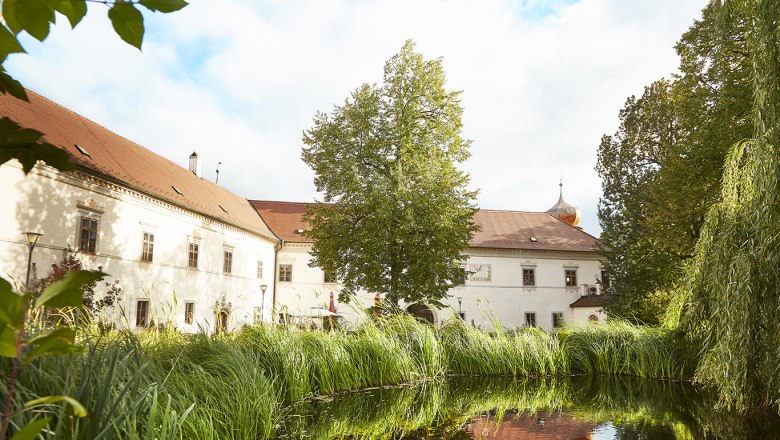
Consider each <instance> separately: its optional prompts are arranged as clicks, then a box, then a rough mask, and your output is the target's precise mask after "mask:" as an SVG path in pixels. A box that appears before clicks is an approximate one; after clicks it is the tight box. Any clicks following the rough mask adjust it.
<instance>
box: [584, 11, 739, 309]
mask: <svg viewBox="0 0 780 440" xmlns="http://www.w3.org/2000/svg"><path fill="white" fill-rule="evenodd" d="M717 11H718V9H717V8H716V6H715V5H709V6H707V7H706V8H705V9H704V10H703V15H702V18H701V20H699V21H697V22H695V23H694V25H693V26H692V27H691V28H690V29H689V30H688V31H687V32H686V33H685V34H684V35H683V36H682V38H681V40H680V41H679V42H678V44H677V47H676V49H677V53H678V54H679V56H680V73H679V74H677V75H674V76H673V77H672V79H671V80H659V81H656V82H654V83H653V84H651V85H650V86H648V87H646V88H645V90H644V93H643V94H642V96H641V97H639V98H636V97H633V96H632V97H630V98H629V99H628V100H627V102H626V105H625V107H624V108H623V109H622V110H621V112H620V122H621V124H620V128H619V130H618V132H617V133H615V134H614V135H611V136H604V137H603V138H602V141H601V145H600V146H599V152H598V164H597V167H596V169H597V171H598V173H599V175H600V176H601V178H602V189H603V197H602V199H601V203H600V206H599V213H598V215H599V221H600V223H601V226H602V229H603V234H602V237H601V238H602V241H603V242H604V243H605V244H606V245H607V246H608V247H609V248H610V250H611V252H609V253H607V254H606V256H607V260H608V268H609V270H610V271H611V273H612V281H613V283H612V291H613V295H612V301H611V302H610V304H609V305H608V306H607V309H608V310H609V312H610V313H612V314H613V315H617V316H622V317H625V318H629V319H633V320H635V321H640V322H645V323H658V322H659V319H660V317H661V315H662V314H663V312H664V311H665V306H666V304H667V300H668V296H669V294H670V292H671V291H672V290H673V289H674V288H675V287H676V286H678V285H679V284H680V281H681V279H682V275H683V268H684V266H685V264H686V262H687V261H688V260H690V258H691V257H692V256H693V254H694V246H695V244H696V242H697V240H698V238H699V235H700V231H701V228H702V224H703V222H704V217H705V214H706V212H707V210H708V209H709V207H710V206H712V204H713V203H715V202H716V201H717V200H718V198H719V195H720V192H719V188H720V181H721V176H722V174H723V164H724V161H725V157H726V153H727V152H728V150H729V148H730V147H731V146H732V145H733V144H734V143H735V142H737V141H739V140H741V139H745V138H747V137H749V136H750V130H751V119H750V115H751V112H750V104H751V100H752V95H751V90H752V89H751V87H750V85H751V82H750V74H751V67H750V60H749V57H748V56H747V48H746V44H745V39H744V36H743V29H744V20H743V19H739V18H738V17H737V19H735V20H733V21H731V22H730V23H729V24H728V25H723V23H721V21H720V20H719V19H718V17H719V15H718V13H717Z"/></svg>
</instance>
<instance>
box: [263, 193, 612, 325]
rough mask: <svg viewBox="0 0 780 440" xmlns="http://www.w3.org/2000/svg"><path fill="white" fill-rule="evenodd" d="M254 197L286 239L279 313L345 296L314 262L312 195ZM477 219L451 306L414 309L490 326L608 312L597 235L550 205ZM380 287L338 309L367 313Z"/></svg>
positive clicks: (353, 318) (306, 311)
mask: <svg viewBox="0 0 780 440" xmlns="http://www.w3.org/2000/svg"><path fill="white" fill-rule="evenodd" d="M252 203H253V205H254V206H255V208H256V209H257V211H258V212H259V213H260V215H261V216H262V217H263V218H264V219H265V220H266V223H267V224H268V225H269V227H270V228H271V230H273V231H274V233H275V234H276V235H277V236H278V237H279V238H280V239H281V240H282V245H281V247H280V249H279V251H278V254H277V271H276V272H277V273H276V278H277V279H276V281H277V284H276V296H275V304H276V311H277V313H281V314H285V315H292V316H307V315H311V314H312V312H311V311H312V309H313V308H314V309H319V310H322V309H325V310H327V308H328V306H329V303H330V293H331V292H333V293H334V294H335V296H336V297H337V298H338V292H339V291H340V285H339V284H338V283H331V282H326V272H325V271H323V270H322V269H321V268H319V267H310V266H309V264H310V261H311V257H310V251H311V246H312V244H311V243H310V242H308V241H307V238H305V236H304V235H303V234H302V233H301V232H303V231H304V230H305V228H306V225H304V224H303V223H302V220H301V215H302V214H303V212H304V211H305V207H306V203H295V202H274V201H253V202H252ZM476 220H477V222H478V223H480V224H481V225H482V227H483V231H481V232H480V233H478V234H477V236H476V237H475V239H474V240H473V242H474V243H473V244H474V246H472V247H469V248H468V249H466V250H465V252H464V256H465V259H464V261H463V262H462V264H461V267H462V269H463V272H464V280H463V283H462V284H459V285H457V286H455V287H453V288H452V289H451V290H450V292H449V296H448V298H446V299H445V300H444V301H443V302H444V303H445V304H446V306H445V307H444V308H441V309H436V308H433V307H428V306H427V305H424V306H422V307H421V306H419V305H416V306H415V307H414V311H419V309H422V310H423V311H424V312H425V313H430V319H431V320H432V321H433V322H434V323H435V324H437V325H438V324H441V323H442V322H444V321H445V320H447V319H452V318H455V317H457V315H458V314H459V313H462V316H463V318H464V319H465V320H466V322H468V323H472V322H473V323H474V325H476V326H479V327H482V328H491V327H493V326H495V325H501V326H504V327H507V328H514V327H524V326H529V325H533V326H536V327H540V328H544V329H552V328H554V327H555V326H556V324H565V323H571V322H585V321H589V320H590V321H593V320H597V321H603V320H604V319H605V318H606V315H605V314H604V312H603V310H602V307H601V303H603V301H602V300H603V297H602V296H601V293H602V285H603V283H604V282H605V281H608V280H604V279H603V274H602V257H601V256H600V255H599V254H598V253H597V252H596V251H595V249H593V248H592V247H587V248H583V246H584V245H589V244H591V243H595V241H596V240H595V239H594V238H592V237H590V236H588V235H587V234H585V233H584V232H582V231H580V230H579V229H577V228H575V227H573V226H571V225H568V224H566V223H563V222H561V221H559V220H557V219H555V218H553V217H551V216H550V215H548V214H547V213H522V212H514V211H481V212H480V213H478V215H477V217H476ZM529 225H530V228H529ZM534 228H535V229H534ZM493 230H496V231H498V232H499V234H494V233H493V232H492V231H493ZM550 230H554V231H556V232H560V234H559V235H558V236H556V237H554V238H551V237H545V236H544V234H545V233H547V234H550V232H543V231H550ZM529 231H538V232H539V234H540V235H539V236H538V237H537V236H536V234H537V232H533V235H532V236H533V237H534V239H535V240H530V236H529V234H531V232H529ZM512 234H514V235H516V237H513V238H512V240H509V241H507V240H506V239H504V240H503V241H496V240H495V239H494V238H495V237H494V236H495V235H498V236H501V237H504V238H505V237H507V236H510V235H512ZM518 237H526V238H525V239H524V240H523V239H517V238H518ZM491 246H493V247H491ZM529 248H537V249H529ZM375 295H376V294H375V292H361V293H359V294H358V298H357V301H356V303H350V304H341V303H338V301H337V303H336V309H337V312H338V314H340V315H342V316H343V317H344V318H345V319H346V321H347V322H350V323H355V322H357V321H359V320H360V319H362V318H363V317H365V314H364V313H363V312H361V311H360V309H364V308H367V307H370V306H372V305H373V304H374V301H375ZM458 299H460V301H458ZM583 299H584V301H583ZM583 303H585V304H583ZM402 306H403V307H410V306H412V305H411V304H402ZM278 316H279V315H277V318H278Z"/></svg>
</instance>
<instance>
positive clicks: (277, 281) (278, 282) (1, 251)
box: [0, 91, 608, 331]
mask: <svg viewBox="0 0 780 440" xmlns="http://www.w3.org/2000/svg"><path fill="white" fill-rule="evenodd" d="M28 94H29V97H30V102H29V103H27V102H23V101H20V100H17V99H16V98H13V97H11V96H9V95H2V96H0V116H2V117H9V118H11V119H13V120H14V121H16V122H17V123H19V124H20V125H22V126H23V127H27V128H32V129H35V130H38V131H41V132H43V133H45V136H44V139H45V141H46V142H48V143H51V144H53V145H55V146H57V147H59V148H62V149H63V150H65V151H66V152H67V153H68V155H69V156H70V158H71V161H72V162H73V163H74V164H75V165H76V170H75V171H71V172H60V171H57V170H55V169H53V168H51V167H49V166H46V165H45V164H42V163H39V164H38V165H36V166H35V168H34V169H33V171H32V172H31V173H30V174H29V175H27V176H25V175H24V174H23V172H22V168H21V165H20V164H19V163H18V162H16V161H11V162H7V163H5V164H3V165H2V166H0V190H2V193H3V196H2V197H1V198H0V212H2V213H3V214H2V218H0V276H2V277H3V278H6V279H9V280H13V281H14V282H16V283H17V284H21V283H23V281H24V279H25V276H26V271H27V256H28V245H27V240H26V238H25V235H24V233H25V232H36V233H41V234H43V235H42V236H41V237H40V239H39V241H38V243H37V245H36V247H35V249H34V252H33V255H32V262H33V272H35V273H36V274H37V275H38V276H40V277H43V276H45V275H46V274H47V273H48V271H49V267H50V266H51V265H52V264H54V263H56V262H58V261H59V260H61V259H62V257H63V254H64V253H66V252H74V253H75V255H76V256H77V258H79V259H80V260H81V261H82V262H83V264H84V266H85V267H88V268H97V267H101V268H102V270H103V271H104V272H106V273H109V274H111V280H118V282H119V285H120V286H121V287H122V289H123V292H124V294H123V297H122V300H121V303H120V304H119V305H118V306H117V307H114V308H112V309H111V310H106V311H104V313H106V314H107V315H109V316H107V317H106V318H109V319H112V320H115V321H117V322H120V323H122V325H125V326H127V327H129V328H143V327H147V326H150V325H153V324H159V323H169V324H172V325H174V326H176V327H177V328H179V329H181V330H183V331H198V330H199V329H203V330H205V331H218V330H220V329H233V328H237V327H239V326H241V325H244V324H251V323H258V322H272V321H278V320H279V319H290V317H296V316H297V317H301V316H312V315H313V314H317V313H320V312H321V311H322V312H324V313H328V312H327V310H328V309H329V308H331V304H330V298H331V293H334V294H335V295H334V296H336V297H337V296H338V291H339V289H340V286H339V283H338V279H337V278H336V277H335V276H334V274H332V273H326V272H324V271H322V270H321V269H319V268H316V267H309V264H308V263H309V260H310V256H309V251H310V250H311V246H312V243H311V242H310V241H309V240H308V239H306V238H305V235H304V232H305V230H306V228H307V227H308V226H307V225H306V224H305V223H304V222H303V221H302V219H301V216H302V214H303V213H304V211H305V208H306V203H298V202H278V201H258V200H254V201H248V200H247V199H245V198H243V197H241V196H239V195H236V194H234V193H232V192H230V191H229V190H227V189H226V188H224V187H221V186H218V185H217V184H215V183H214V182H211V181H209V180H207V179H204V178H203V177H202V176H201V170H200V159H199V157H198V156H197V154H196V153H193V154H192V155H191V156H190V157H189V158H188V167H186V168H185V167H183V166H180V165H179V164H177V163H174V162H172V161H170V160H168V159H165V158H163V157H161V156H159V155H157V154H155V153H153V152H152V151H150V150H148V149H146V148H144V147H142V146H140V145H138V144H136V143H134V142H132V141H131V140H128V139H126V138H124V137H122V136H119V135H117V134H115V133H113V132H111V131H110V130H108V129H106V128H104V127H102V126H100V125H98V124H96V123H95V122H92V121H90V120H88V119H86V118H84V117H82V116H80V115H78V114H76V113H74V112H72V111H70V110H68V109H66V108H64V107H62V106H60V105H58V104H56V103H54V102H52V101H50V100H48V99H46V98H44V97H42V96H40V95H38V94H36V93H33V92H29V91H28ZM579 215H580V212H579V210H578V209H577V208H574V207H572V206H571V205H569V204H567V203H566V202H565V201H564V200H563V194H562V192H561V196H560V199H559V200H558V203H557V204H555V206H553V208H551V209H550V210H549V211H547V212H522V211H500V210H487V209H482V210H480V211H478V212H477V214H476V218H475V221H476V222H477V223H478V224H479V225H480V226H481V230H480V232H478V233H477V234H476V235H475V236H474V238H473V239H472V240H471V242H470V244H469V247H468V249H466V250H465V251H464V259H463V261H462V273H463V276H462V277H461V280H460V283H459V285H458V286H456V287H454V288H453V289H452V290H451V292H450V293H451V295H450V296H449V298H448V299H447V300H446V305H445V307H443V308H437V307H432V306H429V305H427V304H403V305H402V306H403V307H404V308H406V309H407V310H408V311H409V312H410V313H413V314H415V315H416V316H419V317H420V318H421V319H426V320H428V321H430V322H432V323H434V324H437V325H438V324H440V323H442V322H443V321H445V320H447V319H451V318H457V317H458V315H460V317H462V318H463V319H465V320H466V321H467V322H470V323H474V325H477V326H481V327H489V326H492V325H493V324H494V323H495V322H500V323H501V325H503V326H505V327H520V326H538V327H542V328H546V329H551V328H553V327H556V326H559V325H563V324H564V323H566V322H576V321H586V320H591V321H601V320H603V319H605V317H606V316H605V314H604V313H603V311H602V310H601V307H602V305H603V302H604V301H603V300H604V297H603V296H602V295H601V291H602V287H604V286H605V285H607V284H608V278H607V276H606V274H605V273H604V272H603V270H602V261H603V259H602V257H601V256H600V254H599V253H598V252H597V250H598V246H599V242H598V240H597V239H596V238H594V237H592V236H591V235H588V234H587V233H585V232H584V231H583V230H582V229H580V228H579V227H578V222H579ZM381 297H382V295H381V293H380V294H377V293H376V292H364V293H362V294H360V295H359V297H358V301H357V303H354V304H338V301H335V302H336V304H333V308H335V309H336V311H337V313H338V314H339V315H341V316H343V317H345V318H346V320H347V321H348V322H355V321H357V320H359V319H360V317H361V316H365V315H364V314H363V313H362V312H361V310H360V309H361V308H364V307H368V306H371V305H373V304H374V303H375V301H377V300H378V301H381V299H382V298H381Z"/></svg>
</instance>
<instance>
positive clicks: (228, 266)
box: [222, 251, 233, 273]
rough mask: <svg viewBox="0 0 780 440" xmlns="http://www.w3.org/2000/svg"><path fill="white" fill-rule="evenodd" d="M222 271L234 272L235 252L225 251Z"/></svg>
mask: <svg viewBox="0 0 780 440" xmlns="http://www.w3.org/2000/svg"><path fill="white" fill-rule="evenodd" d="M222 272H225V273H233V252H230V251H225V258H224V259H223V260H222Z"/></svg>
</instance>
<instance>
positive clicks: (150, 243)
mask: <svg viewBox="0 0 780 440" xmlns="http://www.w3.org/2000/svg"><path fill="white" fill-rule="evenodd" d="M153 258H154V234H150V233H148V232H144V239H143V243H142V246H141V261H146V262H147V263H151V262H152V259H153Z"/></svg>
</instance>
